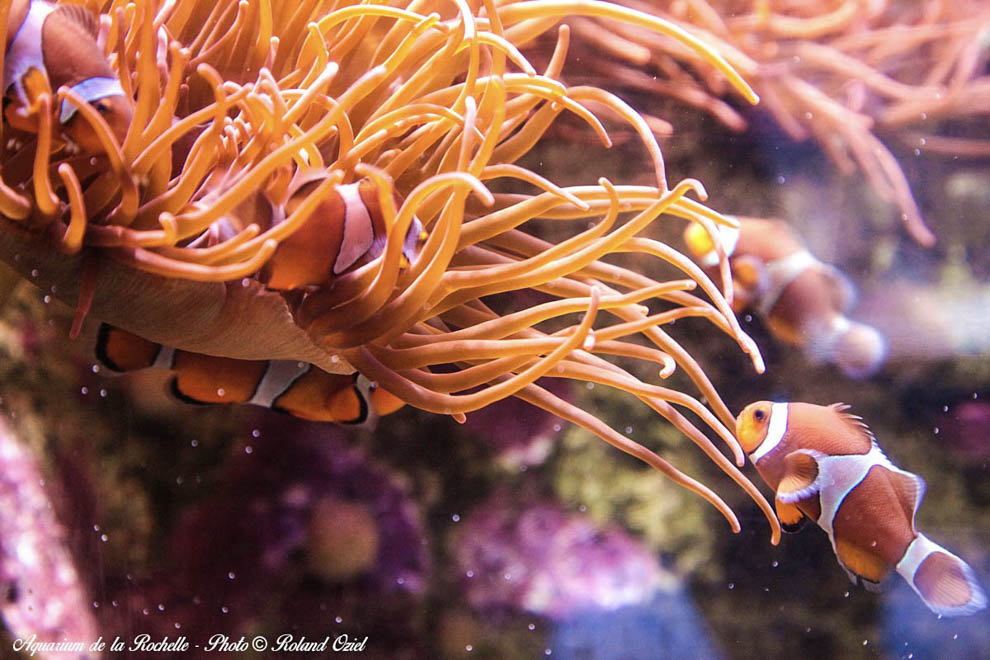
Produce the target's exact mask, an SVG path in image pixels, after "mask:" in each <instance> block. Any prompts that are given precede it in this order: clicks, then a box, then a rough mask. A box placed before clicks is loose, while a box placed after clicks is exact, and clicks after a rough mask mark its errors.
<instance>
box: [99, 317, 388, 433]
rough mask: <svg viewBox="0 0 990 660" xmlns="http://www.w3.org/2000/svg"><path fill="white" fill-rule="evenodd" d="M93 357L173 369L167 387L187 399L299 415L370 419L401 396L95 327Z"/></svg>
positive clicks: (120, 367)
mask: <svg viewBox="0 0 990 660" xmlns="http://www.w3.org/2000/svg"><path fill="white" fill-rule="evenodd" d="M96 356H97V358H98V359H99V361H100V362H101V363H102V364H103V365H104V366H106V367H107V368H108V369H111V370H113V371H118V372H123V371H135V370H138V369H148V368H163V369H169V370H171V371H173V372H175V375H174V376H173V378H172V380H171V383H170V389H171V391H172V394H174V395H175V396H176V397H177V398H178V399H180V400H182V401H185V402H187V403H199V404H207V403H253V404H255V405H259V406H265V407H268V408H272V409H273V410H278V411H280V412H285V413H288V414H290V415H292V416H294V417H299V418H300V419H306V420H309V421H314V422H336V423H338V424H364V423H372V422H374V421H375V420H376V419H377V418H378V417H380V416H382V415H387V414H388V413H391V412H394V411H396V410H398V409H399V408H401V407H402V406H403V405H404V403H403V402H402V400H400V399H398V398H397V397H395V396H393V395H392V394H390V393H389V392H387V391H385V390H384V389H382V388H380V387H377V386H376V385H375V384H373V383H371V382H370V381H368V380H367V379H366V378H364V377H363V376H361V375H360V374H357V373H354V374H331V373H327V372H325V371H323V370H321V369H318V368H316V367H314V366H313V365H311V364H306V363H305V362H296V361H293V360H237V359H234V358H227V357H216V356H212V355H203V354H202V353H192V352H189V351H183V350H179V349H175V348H171V347H168V346H162V345H161V344H156V343H155V342H152V341H148V340H147V339H144V338H142V337H139V336H137V335H135V334H132V333H130V332H127V331H126V330H121V329H120V328H115V327H113V326H110V325H107V324H106V323H104V324H102V325H101V326H100V330H99V334H98V337H97V342H96Z"/></svg>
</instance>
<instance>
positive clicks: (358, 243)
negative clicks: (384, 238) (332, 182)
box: [333, 183, 375, 275]
mask: <svg viewBox="0 0 990 660" xmlns="http://www.w3.org/2000/svg"><path fill="white" fill-rule="evenodd" d="M358 185H359V184H357V183H348V184H343V185H339V186H337V193H338V194H339V195H340V196H341V198H342V199H343V200H344V238H343V240H342V241H341V243H340V251H339V252H338V253H337V259H336V260H335V261H334V264H333V274H334V275H340V274H341V273H343V272H344V271H345V270H347V269H348V268H350V267H351V266H353V265H354V262H356V261H357V260H358V259H360V258H361V257H363V256H364V255H365V254H367V253H368V250H370V249H371V246H372V244H373V243H374V240H375V227H374V225H373V224H372V221H371V214H370V213H368V205H367V204H365V203H364V200H363V199H361V193H360V192H359V190H358Z"/></svg>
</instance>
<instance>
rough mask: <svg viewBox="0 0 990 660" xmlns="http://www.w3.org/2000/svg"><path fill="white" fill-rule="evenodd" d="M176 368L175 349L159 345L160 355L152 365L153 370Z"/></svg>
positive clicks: (157, 355)
mask: <svg viewBox="0 0 990 660" xmlns="http://www.w3.org/2000/svg"><path fill="white" fill-rule="evenodd" d="M174 366H175V349H174V348H173V347H171V346H163V345H161V344H159V345H158V353H157V354H156V355H155V361H154V362H152V363H151V366H150V367H149V368H151V369H171V368H172V367H174Z"/></svg>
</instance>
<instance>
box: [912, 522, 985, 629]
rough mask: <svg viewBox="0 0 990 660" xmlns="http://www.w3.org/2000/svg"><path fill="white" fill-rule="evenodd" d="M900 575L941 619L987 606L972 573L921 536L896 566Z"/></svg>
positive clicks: (951, 555) (954, 557) (980, 588)
mask: <svg viewBox="0 0 990 660" xmlns="http://www.w3.org/2000/svg"><path fill="white" fill-rule="evenodd" d="M897 572H898V573H900V574H901V576H902V577H903V578H904V579H905V580H907V582H908V584H909V585H911V588H912V589H914V590H915V592H916V593H917V594H918V595H919V596H921V600H923V601H924V603H925V605H927V606H928V608H929V609H930V610H931V611H932V612H935V613H936V614H939V615H941V616H963V615H966V614H973V613H974V612H979V611H980V610H982V609H983V608H985V607H986V606H987V596H986V593H984V591H983V588H982V587H981V586H980V583H979V581H978V580H977V579H976V574H975V573H974V572H973V569H972V568H970V567H969V565H968V564H967V563H966V562H964V561H963V560H962V559H960V558H959V557H957V556H956V555H954V554H952V553H951V552H949V551H948V550H946V549H945V548H943V547H942V546H940V545H939V544H937V543H935V542H934V541H932V540H931V539H929V538H928V537H926V536H925V535H924V534H918V536H917V537H915V539H914V541H912V542H911V544H910V545H909V546H908V548H907V550H906V551H905V553H904V557H903V558H902V559H901V560H900V562H898V563H897Z"/></svg>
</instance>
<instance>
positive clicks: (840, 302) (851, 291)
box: [815, 260, 856, 314]
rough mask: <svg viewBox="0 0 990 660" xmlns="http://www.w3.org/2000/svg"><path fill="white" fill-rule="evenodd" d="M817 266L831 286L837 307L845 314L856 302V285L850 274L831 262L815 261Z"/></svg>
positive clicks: (833, 299)
mask: <svg viewBox="0 0 990 660" xmlns="http://www.w3.org/2000/svg"><path fill="white" fill-rule="evenodd" d="M815 268H816V269H817V270H818V272H820V273H821V274H822V275H824V276H825V279H826V281H827V282H828V284H829V287H830V288H831V292H830V293H831V295H832V301H833V302H834V304H835V308H836V309H837V310H838V311H839V312H840V313H842V314H845V313H846V312H848V311H849V310H851V309H852V308H853V306H854V305H855V304H856V285H855V284H853V283H852V280H850V279H849V276H848V275H846V274H845V273H843V272H842V271H841V270H839V269H838V268H836V267H835V266H833V265H831V264H826V263H823V262H821V261H817V260H816V261H815Z"/></svg>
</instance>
